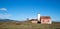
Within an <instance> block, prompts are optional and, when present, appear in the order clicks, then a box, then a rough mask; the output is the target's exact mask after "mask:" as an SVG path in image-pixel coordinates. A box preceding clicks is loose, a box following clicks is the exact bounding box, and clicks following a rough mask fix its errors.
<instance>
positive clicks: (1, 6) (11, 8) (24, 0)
mask: <svg viewBox="0 0 60 29" xmlns="http://www.w3.org/2000/svg"><path fill="white" fill-rule="evenodd" d="M38 12H39V13H40V14H41V16H51V18H52V20H53V21H60V0H0V18H4V19H6V18H8V19H12V20H20V21H22V20H26V18H36V17H37V14H38Z"/></svg>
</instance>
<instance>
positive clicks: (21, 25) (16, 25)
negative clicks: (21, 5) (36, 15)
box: [0, 21, 60, 29]
mask: <svg viewBox="0 0 60 29" xmlns="http://www.w3.org/2000/svg"><path fill="white" fill-rule="evenodd" d="M56 28H60V22H53V23H52V24H49V25H48V24H32V23H31V22H30V21H25V22H0V29H56Z"/></svg>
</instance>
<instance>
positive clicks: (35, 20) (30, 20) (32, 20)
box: [30, 19, 38, 21]
mask: <svg viewBox="0 0 60 29" xmlns="http://www.w3.org/2000/svg"><path fill="white" fill-rule="evenodd" d="M30 21H38V19H31V20H30Z"/></svg>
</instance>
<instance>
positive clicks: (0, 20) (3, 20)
mask: <svg viewBox="0 0 60 29" xmlns="http://www.w3.org/2000/svg"><path fill="white" fill-rule="evenodd" d="M0 22H19V21H15V20H10V19H0Z"/></svg>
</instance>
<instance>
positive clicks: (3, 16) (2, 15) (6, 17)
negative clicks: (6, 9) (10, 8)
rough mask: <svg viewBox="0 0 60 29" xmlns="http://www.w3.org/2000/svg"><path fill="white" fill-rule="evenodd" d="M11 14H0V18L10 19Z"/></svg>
mask: <svg viewBox="0 0 60 29" xmlns="http://www.w3.org/2000/svg"><path fill="white" fill-rule="evenodd" d="M10 17H11V14H0V19H10Z"/></svg>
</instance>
